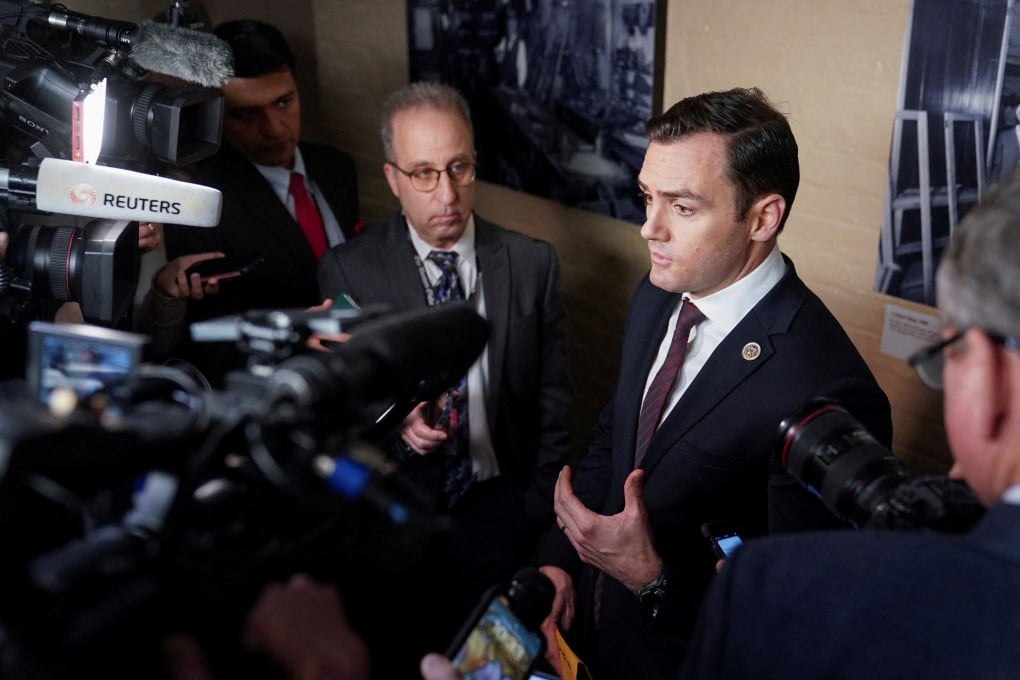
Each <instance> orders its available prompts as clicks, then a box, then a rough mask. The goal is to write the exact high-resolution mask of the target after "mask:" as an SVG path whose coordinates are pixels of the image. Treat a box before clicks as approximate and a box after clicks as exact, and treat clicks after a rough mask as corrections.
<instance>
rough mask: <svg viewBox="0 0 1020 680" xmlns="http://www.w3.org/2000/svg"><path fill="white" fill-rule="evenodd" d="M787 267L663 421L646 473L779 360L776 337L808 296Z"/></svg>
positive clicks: (790, 263) (788, 262)
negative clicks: (752, 349) (752, 351)
mask: <svg viewBox="0 0 1020 680" xmlns="http://www.w3.org/2000/svg"><path fill="white" fill-rule="evenodd" d="M786 264H787V271H786V274H785V275H784V276H783V278H782V279H781V280H780V281H779V283H777V284H776V285H775V287H774V288H773V290H771V291H770V292H769V293H768V294H766V296H765V297H764V298H762V299H761V301H760V302H758V304H757V305H755V306H754V308H752V309H751V311H750V312H748V313H747V314H746V315H745V316H744V318H743V319H741V320H740V322H739V323H738V324H737V325H736V327H735V328H734V329H733V330H732V331H730V332H729V334H728V335H727V336H726V337H725V338H724V339H723V341H722V343H720V345H719V346H718V347H717V348H716V349H715V351H714V352H712V356H710V357H709V359H708V362H707V363H706V364H705V365H704V366H703V367H702V369H701V371H700V372H699V373H698V376H697V377H696V378H695V379H694V382H692V383H691V385H690V386H689V387H688V388H687V391H685V392H684V395H683V397H681V398H680V401H679V402H678V403H677V405H676V407H675V408H674V409H673V410H672V411H671V412H670V414H669V415H668V416H667V417H666V419H665V420H664V421H663V423H662V425H661V426H660V427H659V429H658V431H657V432H656V433H655V435H654V436H653V437H652V442H651V444H650V445H649V447H648V452H647V453H646V454H645V459H644V468H645V469H647V470H652V469H654V467H655V465H656V463H658V462H659V460H660V459H661V458H662V456H663V455H664V454H665V453H666V452H667V451H669V450H670V449H671V448H672V447H673V446H674V445H675V444H676V443H677V442H678V441H679V440H680V439H681V438H682V437H683V436H684V435H686V434H687V432H688V431H689V430H690V429H691V428H692V427H693V426H694V425H695V424H697V423H698V422H699V421H700V420H701V419H702V418H704V417H705V415H706V414H708V413H709V412H710V411H712V409H714V408H715V407H716V406H717V405H718V404H719V402H720V401H722V400H723V399H724V398H726V396H727V395H728V394H730V393H731V392H733V391H734V390H736V389H739V388H740V385H741V383H743V382H744V381H745V380H747V378H748V377H750V376H751V374H753V373H754V372H755V371H758V370H761V368H762V367H763V366H765V365H766V364H767V363H768V362H769V361H770V360H771V358H772V357H773V356H774V355H775V347H774V346H773V344H772V339H771V336H772V335H773V334H776V333H785V332H787V330H788V329H789V327H790V324H791V323H792V322H793V318H794V317H795V316H796V314H797V310H798V309H800V307H801V305H802V304H803V301H804V298H805V293H806V292H807V289H806V288H805V287H804V284H803V283H801V281H800V279H799V278H797V274H796V272H795V271H794V268H793V263H792V262H790V261H789V260H786ZM752 343H754V344H757V346H758V349H759V350H760V353H759V354H757V356H756V358H753V359H746V358H745V357H744V350H745V348H747V347H749V346H751V345H752Z"/></svg>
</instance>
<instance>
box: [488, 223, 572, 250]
mask: <svg viewBox="0 0 1020 680" xmlns="http://www.w3.org/2000/svg"><path fill="white" fill-rule="evenodd" d="M475 228H476V229H477V231H478V234H479V235H478V237H477V238H478V239H480V240H481V239H488V238H492V239H495V240H497V241H500V242H501V243H503V244H505V245H506V246H507V247H508V248H511V249H512V250H513V249H517V250H529V251H531V252H533V253H540V252H546V253H551V254H552V255H553V256H555V254H556V251H555V249H554V248H553V247H552V244H551V243H549V242H548V241H543V240H542V239H540V238H535V237H533V236H529V235H527V234H522V233H521V232H519V231H514V230H513V229H508V228H506V227H501V226H499V225H498V224H493V223H492V222H489V221H487V220H484V219H481V218H478V217H476V218H475Z"/></svg>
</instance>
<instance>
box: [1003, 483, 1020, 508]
mask: <svg viewBox="0 0 1020 680" xmlns="http://www.w3.org/2000/svg"><path fill="white" fill-rule="evenodd" d="M1002 502H1003V503H1009V504H1010V505H1020V484H1013V485H1012V486H1009V487H1006V491H1005V492H1003V494H1002Z"/></svg>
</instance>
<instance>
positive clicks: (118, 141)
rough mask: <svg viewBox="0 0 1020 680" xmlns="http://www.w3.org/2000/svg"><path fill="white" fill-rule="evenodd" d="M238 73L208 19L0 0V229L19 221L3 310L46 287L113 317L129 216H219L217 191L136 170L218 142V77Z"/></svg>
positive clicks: (102, 318)
mask: <svg viewBox="0 0 1020 680" xmlns="http://www.w3.org/2000/svg"><path fill="white" fill-rule="evenodd" d="M230 75H231V56H230V49H229V47H228V46H227V45H226V44H225V43H223V42H222V41H220V40H219V39H218V38H216V37H215V36H213V35H212V34H210V33H203V32H200V31H195V30H192V29H187V28H182V27H176V26H171V25H169V24H165V23H157V22H152V21H147V22H143V23H142V24H140V25H136V24H132V23H127V22H122V21H115V20H110V19H103V18H100V17H91V16H86V15H82V14H76V13H74V12H71V11H69V10H67V9H66V8H65V7H64V6H63V5H56V4H52V5H51V4H45V3H44V4H36V3H32V2H28V1H27V0H0V119H2V121H3V123H4V124H5V126H6V130H5V133H6V134H5V135H4V139H5V141H6V148H5V149H3V156H2V157H3V159H4V162H3V165H5V166H6V168H0V201H2V205H0V230H3V231H8V232H9V233H10V234H11V244H10V246H9V248H8V254H7V257H6V258H5V259H4V260H3V262H2V263H0V316H4V317H10V318H14V319H19V320H20V319H23V318H31V317H33V316H37V315H38V314H37V310H35V309H32V308H31V307H30V304H29V303H30V302H31V299H32V298H33V297H39V298H43V299H51V300H55V301H57V302H64V301H74V302H79V303H81V306H82V312H83V315H84V317H85V319H86V320H87V321H89V322H92V323H102V324H105V325H113V324H115V323H116V322H117V321H118V320H119V319H120V318H121V317H123V315H124V314H125V313H126V311H127V308H128V306H129V304H130V302H131V299H132V297H133V295H134V287H135V284H136V282H137V266H138V263H137V252H136V251H137V240H138V234H137V224H136V223H135V220H152V221H157V222H162V221H167V222H174V223H177V224H194V225H200V226H213V225H215V224H216V223H217V222H218V221H219V205H220V197H219V193H218V192H215V191H214V190H212V189H208V188H206V187H197V186H194V185H188V184H187V183H185V182H178V181H174V180H169V179H161V178H157V177H154V176H150V175H143V174H140V172H139V171H141V172H145V173H151V172H154V171H156V170H157V168H158V166H159V164H165V165H169V166H184V165H187V164H190V163H193V162H196V161H198V160H201V159H203V158H206V157H208V156H210V155H212V154H213V153H215V152H216V150H217V149H218V148H219V143H220V130H221V124H222V117H223V95H222V93H221V92H220V91H219V90H217V89H214V88H213V87H211V86H219V85H221V84H222V83H223V82H225V81H226V79H227V78H229V77H230ZM166 76H169V77H170V78H169V79H170V80H172V81H174V82H176V83H183V84H181V85H176V84H175V85H170V84H168V83H167V82H166V81H167V80H168V78H167V77H166ZM99 166H103V167H99ZM203 190H204V191H203ZM213 194H215V196H214V195H213ZM39 213H52V214H56V215H61V216H72V215H73V216H82V217H92V218H101V219H100V221H93V222H89V223H87V224H84V225H82V224H80V223H78V222H79V221H77V220H75V221H73V222H75V223H74V224H73V226H67V223H68V222H69V221H70V220H67V219H63V220H62V223H58V224H52V223H51V222H50V221H47V220H45V219H41V218H40V217H39ZM104 219H105V220H106V221H102V220H104ZM8 296H9V297H8Z"/></svg>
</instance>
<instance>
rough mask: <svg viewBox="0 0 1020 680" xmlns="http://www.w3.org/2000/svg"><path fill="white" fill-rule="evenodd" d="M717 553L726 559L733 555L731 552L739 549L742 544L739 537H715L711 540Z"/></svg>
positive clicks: (730, 535) (734, 535)
mask: <svg viewBox="0 0 1020 680" xmlns="http://www.w3.org/2000/svg"><path fill="white" fill-rule="evenodd" d="M712 540H713V542H714V544H715V546H716V548H718V552H720V553H722V557H723V558H726V557H729V556H730V555H732V554H733V551H734V550H736V549H737V548H739V547H740V546H741V545H742V544H743V542H744V541H743V540H741V538H740V536H738V535H737V534H728V535H726V536H716V537H715V538H713V539H712Z"/></svg>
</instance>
